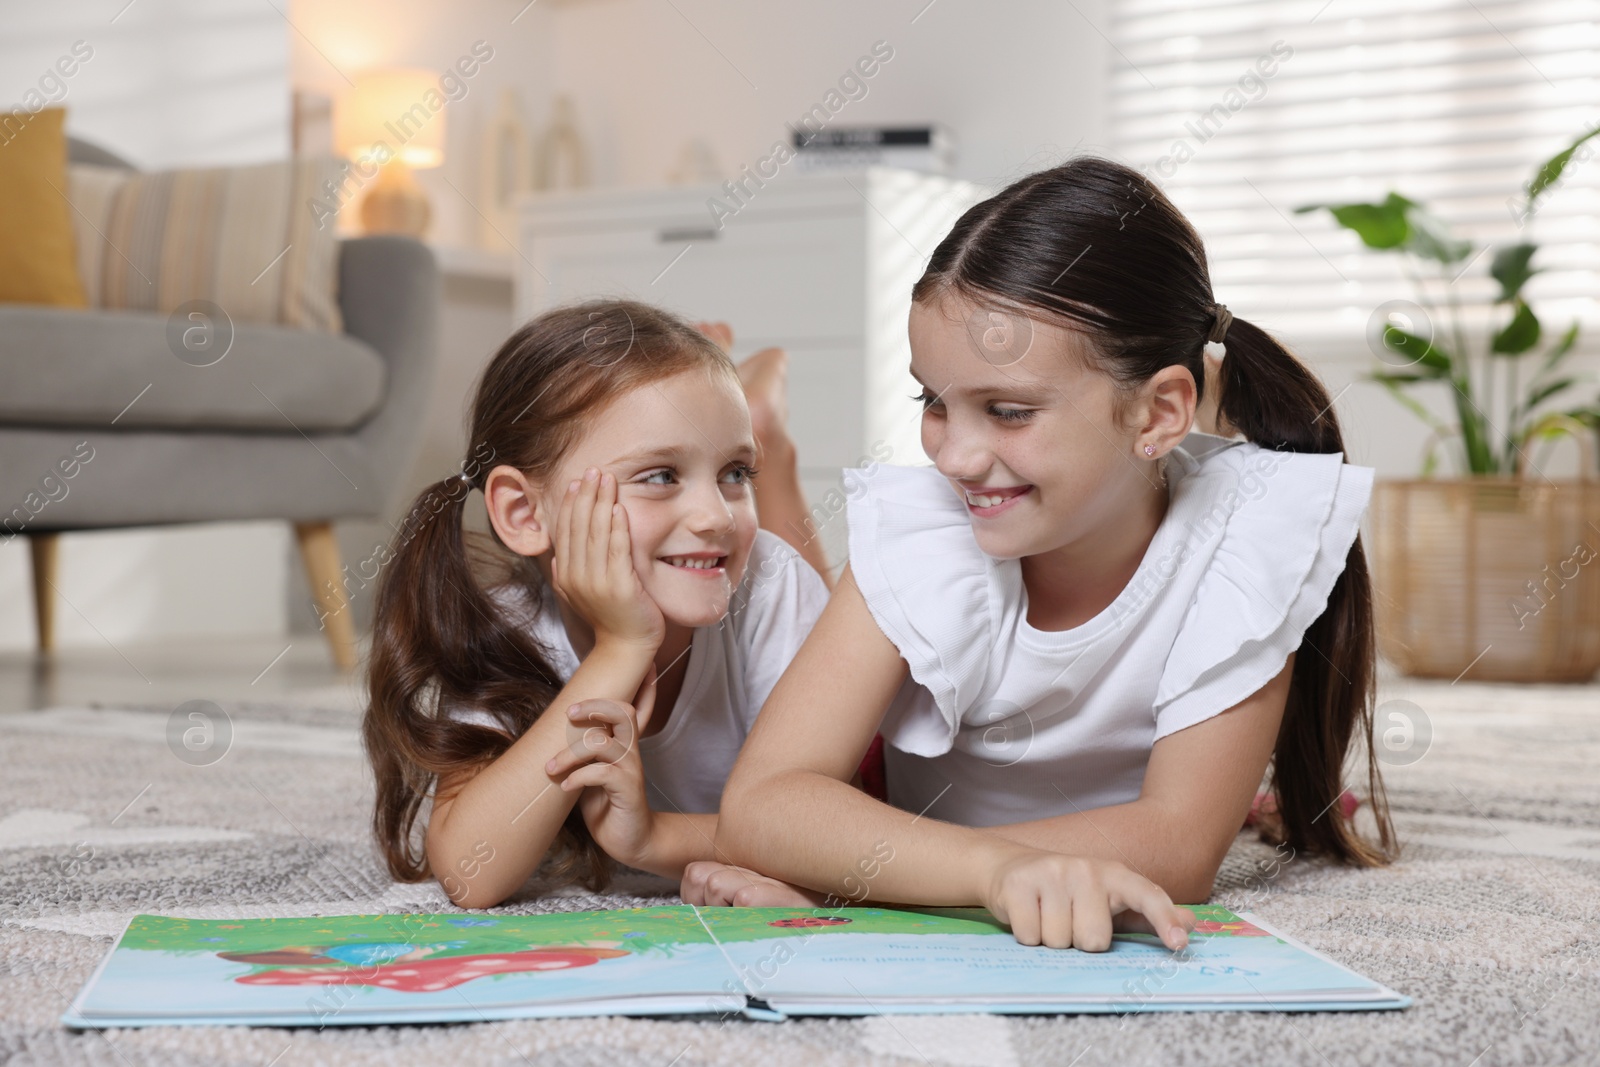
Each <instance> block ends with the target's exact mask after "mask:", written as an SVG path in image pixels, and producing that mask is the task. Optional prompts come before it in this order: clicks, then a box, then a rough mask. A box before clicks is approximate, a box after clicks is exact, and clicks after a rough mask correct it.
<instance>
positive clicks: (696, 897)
mask: <svg viewBox="0 0 1600 1067" xmlns="http://www.w3.org/2000/svg"><path fill="white" fill-rule="evenodd" d="M721 866H722V864H721V863H718V862H717V861H716V860H695V861H694V862H692V863H690V864H689V865H688V866H687V867H685V868H684V869H683V881H682V882H681V883H680V884H679V886H678V895H679V896H681V897H682V898H683V902H684V903H685V904H695V905H703V904H705V903H706V879H707V878H709V877H710V876H711V872H712V871H714V870H716V869H717V868H718V867H721Z"/></svg>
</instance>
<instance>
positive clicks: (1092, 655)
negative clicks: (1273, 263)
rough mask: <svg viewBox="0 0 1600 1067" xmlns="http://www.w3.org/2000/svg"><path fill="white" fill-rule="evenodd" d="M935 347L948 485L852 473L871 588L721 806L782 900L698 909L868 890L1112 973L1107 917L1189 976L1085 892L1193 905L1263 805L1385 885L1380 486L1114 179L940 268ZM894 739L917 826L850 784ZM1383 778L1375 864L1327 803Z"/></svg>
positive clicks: (1143, 187)
mask: <svg viewBox="0 0 1600 1067" xmlns="http://www.w3.org/2000/svg"><path fill="white" fill-rule="evenodd" d="M910 340H911V372H912V374H913V375H914V376H915V377H916V378H917V380H918V381H919V382H920V383H921V384H922V387H923V388H922V392H921V394H920V396H919V399H920V400H921V401H922V403H923V405H924V414H923V422H922V443H923V448H924V450H925V451H926V452H927V454H928V456H929V458H930V459H932V460H933V464H934V465H933V467H920V468H910V467H900V468H893V467H879V468H876V470H875V471H873V472H872V473H870V474H866V473H863V475H862V477H861V478H860V484H859V485H857V486H856V487H855V488H856V490H857V491H856V492H855V493H853V494H852V496H851V501H850V504H849V510H848V518H849V523H850V565H849V567H848V568H847V569H846V571H845V572H844V573H843V574H842V575H841V577H840V579H839V581H838V583H837V585H836V587H835V589H834V593H833V596H832V599H831V600H830V602H829V604H828V607H827V609H826V610H825V611H824V612H823V614H822V617H821V619H819V620H818V622H817V624H816V626H815V628H814V629H813V630H812V632H811V634H810V636H809V637H808V638H807V640H806V642H805V644H804V645H803V646H802V648H801V649H800V651H799V653H798V655H797V656H796V658H795V660H794V662H793V663H792V664H791V665H790V667H789V669H788V671H787V672H786V673H785V674H784V676H783V677H782V679H781V680H780V681H779V683H778V685H777V686H776V688H775V689H774V690H773V693H772V696H771V698H770V699H769V700H768V702H767V705H766V707H765V709H764V710H763V713H762V715H761V717H760V719H759V721H758V722H757V725H756V727H755V730H754V731H753V732H752V734H751V736H750V738H749V740H748V742H747V743H746V746H745V749H744V751H743V753H742V754H741V755H740V758H739V761H738V763H737V765H736V766H735V768H734V771H733V774H732V777H731V778H730V779H729V781H728V783H727V787H726V789H725V791H724V793H723V805H722V817H721V820H720V821H719V823H718V830H717V844H718V846H719V851H720V852H724V853H726V858H729V859H731V860H732V861H733V862H735V863H738V864H740V865H741V866H744V867H749V868H754V869H756V870H759V871H761V872H763V874H765V875H767V876H770V878H771V879H772V880H771V881H766V882H764V883H762V884H759V885H755V886H751V885H744V886H739V885H737V884H735V883H734V882H733V881H732V880H729V879H728V878H727V877H726V875H725V872H724V869H723V868H721V867H719V866H717V865H714V864H700V865H698V867H697V874H696V875H695V876H694V877H690V878H686V884H685V896H686V899H689V900H691V901H693V902H697V903H698V902H700V901H707V902H710V903H721V902H724V901H725V900H730V899H731V900H736V901H737V902H738V903H741V904H755V903H780V902H781V903H788V902H791V899H792V898H793V897H794V895H795V890H794V888H793V887H804V888H805V889H809V890H813V891H831V892H836V893H838V892H850V890H851V889H852V888H855V889H857V890H860V889H862V888H863V886H864V889H865V892H864V893H861V892H856V893H852V894H851V895H852V896H870V897H871V899H874V900H883V901H899V902H903V903H914V904H930V905H984V906H986V907H988V908H989V909H990V911H992V912H993V913H994V914H995V915H996V916H997V917H998V918H1000V919H1001V920H1002V921H1005V922H1009V923H1010V924H1011V927H1012V930H1013V932H1014V934H1015V935H1016V937H1017V938H1018V940H1020V941H1023V942H1025V943H1028V944H1039V943H1043V944H1046V945H1052V946H1068V945H1074V946H1077V947H1080V948H1085V949H1101V948H1105V947H1106V945H1107V944H1108V943H1109V940H1110V937H1111V932H1112V929H1113V919H1114V918H1115V919H1117V920H1118V922H1119V923H1121V924H1123V925H1127V926H1133V927H1139V928H1145V929H1153V930H1154V931H1155V932H1157V933H1160V934H1162V935H1163V936H1164V937H1165V938H1167V943H1168V944H1169V945H1175V944H1177V943H1180V942H1181V941H1182V931H1181V929H1180V926H1181V925H1182V924H1181V920H1179V919H1178V918H1176V917H1175V916H1174V915H1173V913H1172V912H1171V911H1170V910H1167V909H1162V908H1160V907H1159V906H1156V907H1154V908H1150V907H1140V900H1141V898H1140V896H1139V894H1138V891H1137V887H1136V886H1134V885H1132V883H1130V881H1129V879H1128V878H1127V877H1126V876H1125V873H1124V872H1118V871H1111V872H1109V873H1108V870H1107V869H1105V868H1102V867H1099V866H1097V865H1096V863H1095V862H1094V858H1096V857H1098V858H1099V859H1101V860H1120V861H1122V862H1124V863H1126V864H1127V865H1128V866H1129V867H1131V868H1133V870H1135V871H1138V872H1140V873H1141V874H1144V875H1147V876H1148V877H1149V878H1150V879H1151V880H1153V881H1154V882H1155V883H1156V884H1157V885H1159V886H1160V887H1162V888H1163V889H1165V890H1166V891H1167V893H1169V894H1170V895H1171V896H1172V898H1173V899H1176V900H1185V901H1195V902H1198V901H1203V900H1205V899H1206V898H1207V897H1208V896H1209V895H1210V892H1211V889H1212V885H1213V881H1214V879H1215V877H1216V874H1217V870H1218V868H1219V867H1220V865H1221V863H1222V860H1223V857H1224V856H1225V855H1226V853H1227V851H1228V848H1229V846H1230V845H1231V844H1232V843H1233V841H1234V838H1235V836H1236V835H1237V833H1238V831H1239V826H1240V824H1241V822H1242V821H1243V820H1244V818H1245V816H1246V813H1247V812H1248V811H1249V810H1250V807H1251V802H1252V799H1253V798H1254V797H1255V796H1256V793H1257V790H1258V788H1259V787H1260V786H1261V784H1262V781H1263V776H1264V775H1265V776H1267V777H1268V780H1269V783H1270V784H1269V789H1270V794H1271V800H1272V801H1274V802H1275V803H1274V804H1267V805H1264V806H1263V807H1264V808H1267V809H1269V810H1272V811H1273V813H1272V814H1271V815H1270V822H1271V825H1270V827H1269V828H1268V829H1269V832H1270V833H1272V834H1274V835H1275V836H1276V838H1277V840H1279V841H1280V842H1281V843H1283V844H1285V845H1287V846H1289V847H1291V848H1293V849H1294V850H1295V852H1296V853H1297V854H1301V855H1319V856H1325V857H1328V858H1330V859H1332V860H1335V861H1338V862H1343V863H1349V864H1355V865H1377V864H1381V863H1384V862H1387V860H1388V858H1389V856H1390V854H1391V852H1392V848H1393V836H1392V830H1391V827H1390V824H1389V817H1388V810H1387V806H1386V804H1385V801H1384V796H1383V790H1382V785H1381V782H1380V781H1379V778H1378V773H1377V767H1376V765H1375V764H1374V763H1373V760H1372V756H1371V747H1370V740H1371V730H1372V721H1371V701H1372V695H1373V671H1374V650H1373V626H1372V606H1371V592H1370V589H1369V586H1368V578H1367V567H1366V562H1365V559H1364V557H1363V555H1362V550H1361V542H1360V538H1359V536H1358V524H1359V522H1360V518H1361V515H1362V512H1363V510H1364V509H1365V506H1366V503H1367V498H1368V495H1369V493H1370V489H1371V482H1372V475H1373V472H1372V470H1371V469H1369V468H1366V467H1358V466H1352V465H1350V464H1348V463H1346V462H1345V461H1344V456H1343V452H1344V443H1343V441H1342V439H1341V438H1340V434H1339V425H1338V420H1337V418H1336V417H1335V415H1334V412H1333V410H1332V401H1331V400H1330V398H1329V397H1328V395H1327V393H1326V392H1325V391H1324V389H1323V388H1322V386H1321V385H1320V384H1319V383H1318V381H1317V379H1316V378H1315V377H1314V376H1313V375H1312V374H1311V372H1310V371H1308V370H1307V369H1306V368H1305V367H1304V366H1303V365H1302V364H1300V363H1299V362H1298V361H1296V360H1295V358H1294V357H1293V356H1292V355H1290V354H1289V352H1287V351H1286V350H1285V349H1284V348H1283V347H1282V346H1281V345H1280V344H1279V343H1278V342H1277V341H1275V340H1274V339H1273V338H1272V337H1270V336H1269V335H1268V334H1267V333H1265V332H1264V331H1263V330H1261V329H1260V328H1259V327H1257V326H1255V325H1253V324H1252V323H1249V322H1246V321H1244V320H1243V319H1240V318H1236V317H1234V316H1232V315H1230V314H1229V312H1228V310H1227V309H1226V308H1225V307H1222V306H1221V305H1220V304H1218V303H1217V302H1216V299H1215V297H1214V296H1213V294H1212V291H1211V281H1210V277H1209V274H1208V270H1207V265H1206V256H1205V250H1204V247H1203V245H1202V243H1201V241H1200V238H1199V236H1198V235H1197V234H1196V233H1195V231H1194V229H1193V228H1192V227H1191V226H1190V225H1189V223H1188V222H1187V220H1185V219H1184V218H1183V216H1182V215H1181V214H1180V213H1179V212H1178V210H1177V209H1176V208H1175V207H1174V206H1173V205H1172V203H1171V202H1170V201H1169V200H1168V199H1167V198H1166V197H1165V196H1164V195H1163V194H1162V193H1161V191H1160V190H1159V189H1158V188H1156V187H1155V186H1154V185H1153V184H1152V183H1151V182H1150V181H1148V180H1147V179H1146V178H1145V177H1144V176H1143V175H1141V174H1139V173H1138V172H1136V171H1133V170H1131V169H1129V168H1127V167H1124V166H1121V165H1118V164H1115V163H1112V162H1108V161H1106V160H1101V159H1093V158H1080V159H1075V160H1073V161H1071V162H1069V163H1066V164H1064V165H1062V166H1059V167H1056V168H1054V169H1051V170H1047V171H1044V172H1041V173H1038V174H1034V175H1032V176H1030V177H1027V178H1024V179H1023V180H1021V181H1019V182H1017V183H1015V184H1014V185H1012V186H1010V187H1009V188H1007V189H1006V190H1004V191H1003V192H1001V193H1000V194H999V195H997V196H995V197H993V198H992V199H990V200H987V201H985V202H983V203H981V204H978V205H977V206H975V207H973V208H972V209H971V210H969V211H968V212H967V213H966V214H965V215H964V216H963V217H962V218H961V219H960V221H959V222H957V224H956V226H955V228H954V229H953V230H952V231H951V233H950V235H949V236H948V237H946V238H945V239H944V241H943V242H941V243H940V244H939V246H938V248H937V249H936V250H935V251H934V253H933V256H932V258H931V260H930V262H929V264H928V267H927V270H926V273H925V274H924V275H923V277H922V279H921V280H920V281H919V282H918V283H917V285H916V287H915V289H914V290H913V294H912V310H911V316H910ZM1197 428H1198V431H1199V432H1196V431H1197ZM880 730H881V732H882V735H883V737H884V739H885V741H886V742H887V748H886V753H887V757H888V758H887V773H888V788H889V800H890V801H891V802H892V803H893V804H894V805H895V806H894V807H891V806H889V805H887V804H882V803H878V802H877V801H874V800H873V799H871V798H869V797H866V796H864V795H862V794H860V793H857V792H856V791H854V790H851V789H848V788H846V787H845V786H844V785H843V779H845V778H847V777H848V775H849V772H850V770H851V769H852V768H854V767H855V762H856V761H857V760H859V759H860V757H861V753H862V751H863V750H864V749H865V748H866V746H867V744H868V742H869V741H870V740H871V739H872V737H873V736H874V734H875V733H877V732H878V731H880ZM1363 756H1364V757H1365V763H1366V766H1365V774H1366V778H1367V786H1368V795H1369V797H1370V808H1369V810H1370V812H1371V815H1372V816H1373V817H1374V819H1375V832H1376V842H1374V841H1371V840H1368V839H1367V838H1365V837H1363V836H1362V835H1361V834H1360V833H1358V832H1357V830H1356V827H1355V826H1354V825H1353V824H1352V821H1351V815H1350V812H1349V810H1348V808H1347V807H1346V806H1345V805H1342V804H1340V803H1338V801H1339V798H1340V796H1341V792H1342V789H1343V780H1344V774H1345V769H1346V763H1347V760H1350V759H1351V758H1352V757H1355V758H1357V759H1359V758H1361V757H1363ZM886 848H887V849H889V850H892V856H893V858H892V859H891V860H889V861H887V862H879V861H878V860H876V859H875V858H874V857H879V856H881V855H882V854H883V853H884V850H885V849H886ZM864 861H871V862H864ZM778 879H781V880H782V882H779V881H777V880H778ZM783 883H788V885H785V884H783ZM1158 903H1159V902H1158ZM1136 911H1142V917H1141V916H1136V915H1134V914H1133V913H1134V912H1136Z"/></svg>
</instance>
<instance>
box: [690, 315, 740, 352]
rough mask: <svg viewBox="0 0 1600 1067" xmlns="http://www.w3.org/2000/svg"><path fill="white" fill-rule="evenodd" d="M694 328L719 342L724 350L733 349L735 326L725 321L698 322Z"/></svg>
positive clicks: (729, 350)
mask: <svg viewBox="0 0 1600 1067" xmlns="http://www.w3.org/2000/svg"><path fill="white" fill-rule="evenodd" d="M694 328H695V329H697V330H699V331H700V332H701V333H703V334H705V335H706V336H707V337H709V338H711V339H712V340H713V341H715V342H716V343H717V347H718V348H720V349H722V350H723V351H724V352H732V351H733V327H732V326H729V325H728V324H727V323H725V322H697V323H695V324H694Z"/></svg>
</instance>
